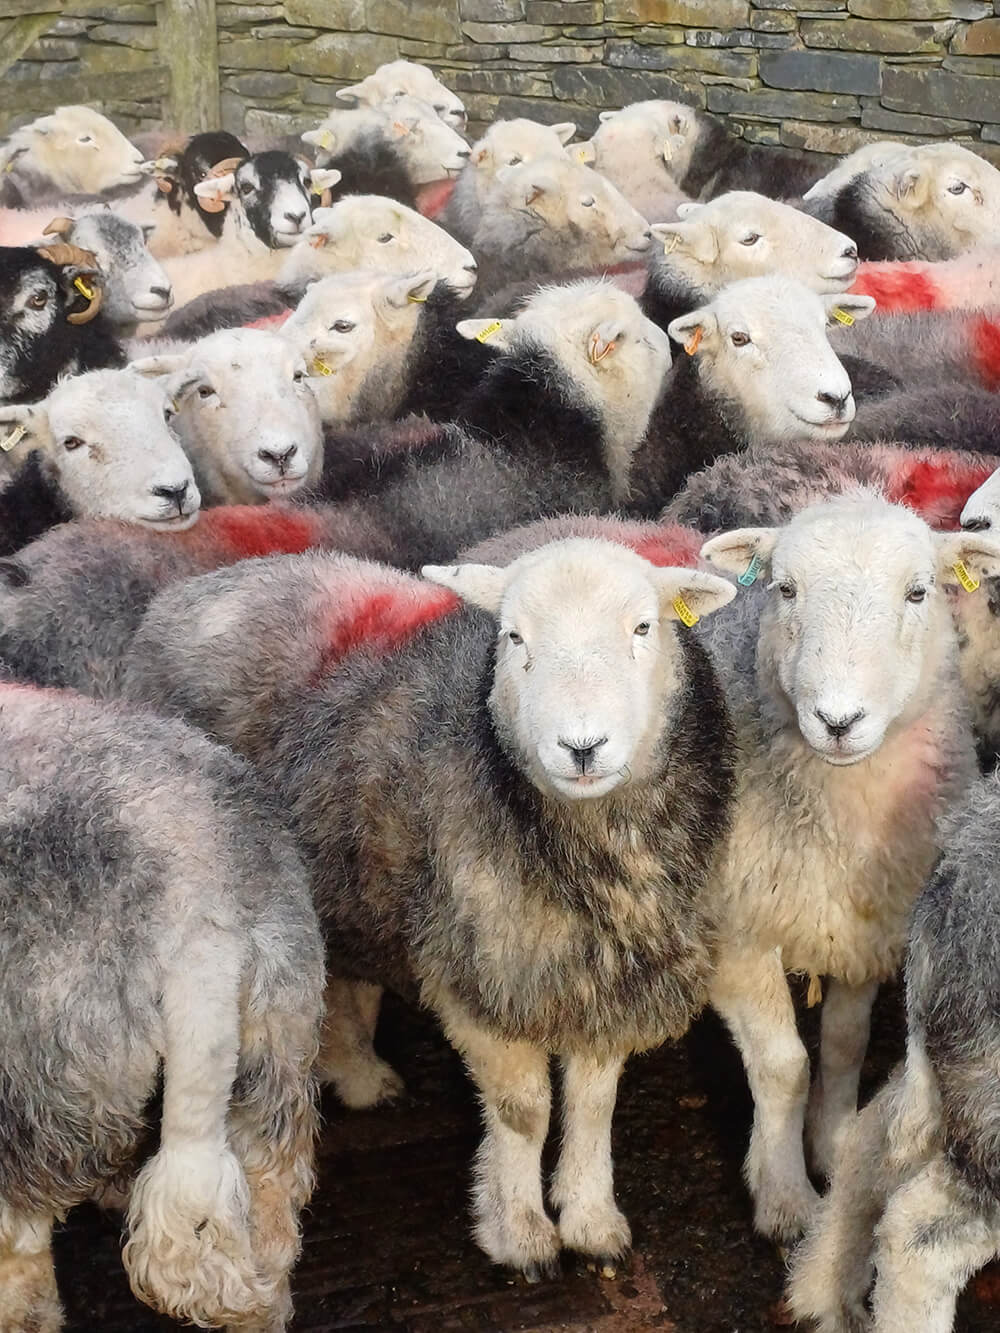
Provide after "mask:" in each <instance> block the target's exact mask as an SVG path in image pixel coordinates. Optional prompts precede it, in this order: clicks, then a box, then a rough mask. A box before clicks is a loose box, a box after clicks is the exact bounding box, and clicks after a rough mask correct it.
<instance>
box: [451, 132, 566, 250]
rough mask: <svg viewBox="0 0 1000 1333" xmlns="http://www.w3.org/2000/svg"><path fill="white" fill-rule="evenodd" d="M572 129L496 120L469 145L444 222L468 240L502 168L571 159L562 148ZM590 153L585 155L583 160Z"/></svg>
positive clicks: (564, 147)
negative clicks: (557, 158) (548, 158)
mask: <svg viewBox="0 0 1000 1333" xmlns="http://www.w3.org/2000/svg"><path fill="white" fill-rule="evenodd" d="M575 131H576V126H575V125H574V124H572V122H570V121H566V122H564V123H563V124H559V125H541V124H539V123H538V122H537V121H534V120H525V119H515V120H497V121H494V122H493V124H492V125H491V126H490V127H489V129H488V130H487V131H486V133H485V134H484V135H483V137H482V138H481V139H478V140H477V141H476V142H475V143H474V144H473V145H472V151H471V155H470V157H469V161H468V164H467V166H466V167H465V168H464V170H463V171H462V174H461V175H460V176H459V178H458V180H457V181H456V183H455V189H454V191H453V193H452V196H451V199H450V200H449V201H448V209H447V220H448V224H449V226H452V225H454V228H455V230H456V233H457V234H458V235H460V236H462V237H463V238H464V239H468V238H469V237H471V236H472V235H473V234H474V232H475V229H476V225H477V223H478V221H479V215H480V213H481V212H482V209H483V207H484V205H485V204H486V201H487V200H488V199H489V197H490V195H491V194H492V192H493V190H494V186H495V181H496V174H497V172H498V171H500V170H501V169H502V168H503V167H517V166H520V165H521V164H522V163H524V162H535V161H537V160H538V158H544V157H560V156H566V157H568V158H574V157H575V151H574V150H576V151H579V150H580V145H574V149H570V148H567V147H566V146H565V145H567V144H568V143H569V140H570V139H571V138H572V137H573V134H574V133H575ZM590 156H592V154H590V153H589V151H588V152H587V153H586V160H589V158H590Z"/></svg>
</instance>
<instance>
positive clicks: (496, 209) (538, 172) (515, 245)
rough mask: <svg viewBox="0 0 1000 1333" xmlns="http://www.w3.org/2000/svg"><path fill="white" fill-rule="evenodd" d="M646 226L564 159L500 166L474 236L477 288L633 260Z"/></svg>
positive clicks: (592, 174)
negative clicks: (477, 264) (478, 285)
mask: <svg viewBox="0 0 1000 1333" xmlns="http://www.w3.org/2000/svg"><path fill="white" fill-rule="evenodd" d="M650 240H651V233H650V230H649V225H648V224H647V222H646V220H645V218H643V217H642V216H641V215H640V214H639V213H637V212H636V210H635V209H634V208H633V207H632V205H631V204H629V203H627V202H626V201H625V199H623V198H622V196H621V195H620V194H619V193H618V191H617V190H616V189H615V188H614V186H613V185H611V184H610V182H608V181H606V180H605V179H604V177H603V176H600V175H598V173H597V172H596V171H592V170H591V169H590V168H589V167H585V166H583V165H582V163H579V162H571V161H569V160H568V159H567V158H566V157H565V155H563V156H560V157H548V158H539V159H537V161H534V162H524V163H522V164H521V165H520V166H516V167H501V169H500V170H499V171H498V172H497V174H496V178H495V188H494V189H493V190H492V191H491V192H490V196H489V199H488V200H487V201H486V206H485V208H484V210H483V212H482V215H481V216H480V219H479V225H478V226H477V227H476V232H475V235H474V236H473V238H472V242H471V245H472V252H473V254H474V255H475V256H476V259H477V260H478V262H479V267H480V274H479V282H480V290H483V291H487V292H492V291H495V290H496V289H497V288H498V287H500V286H503V285H506V284H507V283H509V282H512V281H516V280H517V279H519V278H539V277H551V276H553V275H556V274H559V273H565V272H566V271H567V270H568V269H599V268H602V267H604V266H607V265H609V264H616V263H620V262H621V261H623V260H627V261H632V262H638V261H640V260H641V259H642V258H643V257H644V256H645V254H646V252H647V251H648V250H649V246H650Z"/></svg>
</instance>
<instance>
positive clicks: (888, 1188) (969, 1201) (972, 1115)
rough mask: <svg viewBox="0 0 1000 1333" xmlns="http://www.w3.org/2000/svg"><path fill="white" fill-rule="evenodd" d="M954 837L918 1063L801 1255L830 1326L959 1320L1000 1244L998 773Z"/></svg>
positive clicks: (867, 1134) (909, 1065)
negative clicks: (968, 1289) (968, 1288)
mask: <svg viewBox="0 0 1000 1333" xmlns="http://www.w3.org/2000/svg"><path fill="white" fill-rule="evenodd" d="M945 836H946V841H945V850H944V853H943V854H942V856H941V859H940V861H939V862H938V864H937V867H936V868H935V870H934V873H933V875H932V876H931V878H930V881H929V882H928V884H927V887H926V888H925V889H924V891H923V893H922V895H921V897H920V899H919V901H918V902H917V906H916V909H915V911H914V917H913V924H912V927H911V930H910V941H909V954H908V957H907V964H906V1005H907V1047H906V1063H905V1067H903V1068H902V1069H900V1070H897V1071H896V1072H895V1074H894V1075H893V1077H892V1078H891V1079H890V1081H889V1083H888V1085H887V1087H886V1088H885V1089H884V1090H883V1091H882V1092H881V1093H880V1094H879V1095H878V1096H877V1097H876V1098H875V1099H874V1100H873V1101H872V1102H871V1103H870V1104H869V1105H868V1106H867V1107H866V1108H865V1110H864V1111H863V1112H862V1113H861V1115H860V1116H859V1117H858V1119H857V1121H856V1122H855V1124H854V1126H853V1127H852V1129H851V1132H850V1135H849V1137H848V1139H847V1141H846V1143H845V1145H844V1150H843V1153H842V1155H841V1157H840V1159H839V1161H838V1163H837V1168H836V1170H835V1172H834V1176H833V1186H832V1189H831V1190H830V1193H829V1194H828V1196H827V1197H826V1199H824V1201H823V1203H822V1204H821V1205H820V1209H819V1212H818V1213H817V1215H816V1218H815V1220H814V1222H813V1225H812V1227H811V1228H810V1230H809V1232H808V1233H807V1236H806V1239H805V1241H804V1242H803V1244H802V1246H801V1248H800V1249H799V1250H798V1251H797V1252H796V1254H795V1256H794V1260H793V1266H792V1272H791V1280H790V1287H789V1295H790V1302H791V1305H792V1308H793V1309H794V1310H795V1313H796V1314H797V1315H798V1316H799V1317H800V1318H801V1319H803V1320H806V1319H809V1320H815V1321H817V1323H816V1325H814V1326H816V1327H818V1328H819V1329H820V1330H822V1333H861V1331H862V1330H868V1329H871V1330H873V1333H912V1330H914V1329H920V1333H950V1330H951V1329H952V1328H953V1326H954V1325H953V1321H954V1317H955V1304H956V1300H957V1297H958V1295H959V1293H960V1291H961V1290H962V1287H963V1286H964V1285H965V1283H966V1281H967V1280H968V1278H969V1277H970V1275H971V1274H972V1273H974V1272H975V1270H976V1269H977V1268H979V1267H981V1266H982V1265H983V1264H985V1263H988V1262H989V1260H990V1259H992V1258H994V1257H995V1256H996V1255H997V1254H998V1253H1000V1207H998V1204H997V1198H998V1195H1000V1163H998V1159H997V1119H998V1114H1000V1097H998V1091H997V1079H996V1068H997V1049H998V1041H1000V1031H998V1009H997V1003H996V987H997V977H998V975H1000V933H998V929H997V913H996V898H997V890H998V889H1000V885H998V884H997V871H996V849H997V843H998V839H1000V787H998V781H997V778H996V776H995V775H994V776H993V777H990V778H986V779H984V780H983V781H982V782H980V783H979V785H978V786H977V787H975V788H974V789H973V790H972V791H971V792H970V793H969V794H968V796H967V797H966V799H965V801H964V802H963V808H962V810H961V811H959V812H958V813H956V814H955V815H954V816H953V817H952V818H951V820H950V821H949V823H948V827H947V828H946V830H945ZM873 1276H874V1279H875V1288H874V1292H873V1295H872V1311H873V1313H872V1316H871V1318H869V1315H868V1311H867V1309H866V1304H865V1299H866V1296H867V1294H868V1289H869V1287H870V1285H871V1281H872V1277H873Z"/></svg>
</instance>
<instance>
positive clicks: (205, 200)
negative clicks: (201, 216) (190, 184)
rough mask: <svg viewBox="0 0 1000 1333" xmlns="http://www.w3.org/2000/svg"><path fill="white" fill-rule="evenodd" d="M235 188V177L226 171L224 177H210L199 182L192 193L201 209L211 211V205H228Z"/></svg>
mask: <svg viewBox="0 0 1000 1333" xmlns="http://www.w3.org/2000/svg"><path fill="white" fill-rule="evenodd" d="M235 188H236V176H235V174H234V173H233V172H231V171H228V172H227V173H226V174H225V175H224V176H212V177H210V178H209V179H208V180H204V181H199V182H198V184H197V185H196V186H195V187H194V192H195V194H196V195H197V196H198V198H199V199H200V200H201V206H202V208H207V209H211V208H212V205H213V204H214V205H217V206H219V207H221V206H223V205H225V204H228V203H229V202H230V201H231V200H232V197H233V190H234V189H235Z"/></svg>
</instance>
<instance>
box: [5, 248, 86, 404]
mask: <svg viewBox="0 0 1000 1333" xmlns="http://www.w3.org/2000/svg"><path fill="white" fill-rule="evenodd" d="M77 278H80V279H81V280H83V281H84V282H94V281H95V280H96V278H97V272H96V267H95V268H93V269H84V268H82V267H81V266H80V265H78V264H63V265H56V264H54V263H52V262H51V261H50V260H48V259H43V258H42V257H41V256H39V255H38V254H37V253H36V251H35V250H32V249H30V248H28V247H21V246H17V247H11V248H10V249H0V402H3V401H4V400H5V399H10V398H16V397H18V396H19V395H20V394H21V393H22V391H23V388H24V386H26V385H29V384H32V383H34V382H35V381H36V380H37V368H38V362H39V359H40V358H41V357H43V356H45V355H46V352H48V353H49V354H54V353H55V350H56V345H57V344H62V343H64V341H65V338H66V334H67V323H66V321H67V314H68V313H69V312H70V310H71V309H72V308H73V307H74V306H76V305H79V304H80V302H81V300H82V298H81V297H80V296H79V294H78V292H77V291H76V290H75V289H74V287H73V283H74V281H75V280H76V279H77ZM63 350H64V349H63V347H62V346H61V345H60V347H59V351H60V352H62V351H63ZM58 364H60V365H62V364H63V363H62V362H59V363H58Z"/></svg>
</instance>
